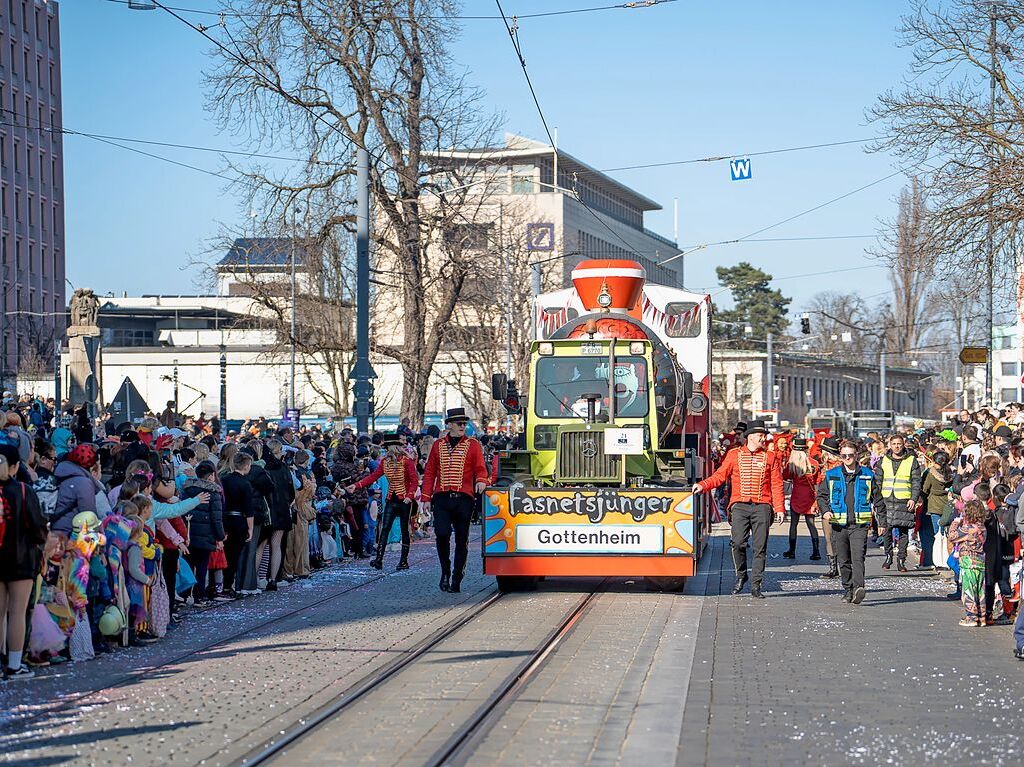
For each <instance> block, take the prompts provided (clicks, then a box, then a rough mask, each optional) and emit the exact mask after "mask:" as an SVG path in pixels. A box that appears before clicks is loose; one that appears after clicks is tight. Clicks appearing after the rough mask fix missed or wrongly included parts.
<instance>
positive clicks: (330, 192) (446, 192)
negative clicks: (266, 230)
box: [210, 0, 495, 423]
mask: <svg viewBox="0 0 1024 767" xmlns="http://www.w3.org/2000/svg"><path fill="white" fill-rule="evenodd" d="M228 6H229V8H228V10H230V11H231V13H229V14H226V15H225V16H224V17H222V18H223V19H224V24H223V35H224V38H225V42H224V45H223V47H222V48H218V49H217V50H215V51H214V56H215V57H216V59H217V61H218V66H217V69H216V71H215V72H213V73H212V74H211V76H210V85H211V102H212V105H213V107H214V108H215V109H216V110H217V111H218V112H219V114H220V116H221V120H222V123H223V126H224V127H225V128H228V129H234V130H236V131H240V132H244V131H248V135H249V136H250V137H252V138H253V144H255V145H262V146H266V147H273V148H278V147H280V146H287V147H288V148H289V149H290V150H293V151H302V152H304V156H305V159H306V163H305V165H304V166H303V167H302V168H300V169H298V170H293V171H291V173H288V172H281V173H274V172H271V171H269V170H267V169H266V168H262V167H261V168H250V169H244V172H245V174H246V177H247V179H248V181H249V183H250V185H251V190H252V192H251V195H252V198H253V199H255V200H258V201H260V202H262V203H263V209H264V210H265V212H266V215H267V218H268V219H273V218H280V219H286V218H287V210H288V208H289V207H291V206H293V205H294V204H296V201H297V200H306V201H310V200H312V201H313V202H312V203H310V207H312V208H318V209H320V210H322V211H323V212H324V215H323V216H322V217H321V220H320V221H319V230H320V231H319V233H318V234H317V235H316V236H317V238H322V237H323V236H324V235H327V234H333V233H335V232H337V231H339V230H340V231H347V232H351V230H352V226H353V217H352V205H351V199H352V197H353V195H352V193H351V176H352V173H353V165H352V157H353V148H354V147H365V148H366V149H367V150H368V151H369V153H370V157H371V169H370V187H371V192H372V196H373V200H374V205H375V208H376V210H375V215H374V220H375V223H376V226H375V229H374V243H375V245H376V249H375V250H376V256H377V259H376V263H375V268H376V270H377V272H378V275H379V276H380V277H381V278H382V279H383V280H384V281H386V282H388V283H389V285H390V286H391V287H392V288H394V289H395V291H396V293H397V295H396V296H395V297H394V301H395V304H397V305H396V306H394V307H393V310H392V315H393V316H396V317H397V318H398V319H399V321H400V324H401V333H400V334H399V335H398V336H397V338H398V339H399V340H398V341H396V342H377V343H375V344H374V349H375V350H376V351H378V352H380V353H383V354H386V355H388V356H390V357H392V358H394V359H396V360H398V361H399V362H400V363H401V365H402V371H403V387H402V414H403V415H405V416H409V417H411V418H412V420H413V421H415V422H417V423H419V422H421V421H422V417H423V411H424V408H425V400H426V390H427V382H428V380H429V378H430V372H431V370H432V368H433V365H434V362H435V361H436V359H437V355H438V352H439V350H440V348H441V345H442V341H443V338H444V335H445V332H446V329H447V327H448V325H449V324H450V322H451V318H452V313H453V312H454V310H455V307H456V305H457V302H458V299H459V295H460V292H461V290H462V286H463V283H464V282H465V279H466V274H467V271H468V268H467V264H466V262H465V261H464V260H463V259H462V258H461V257H460V253H461V252H460V249H459V248H452V247H449V245H448V243H446V241H445V239H444V237H443V235H440V234H439V233H443V232H445V231H446V230H448V229H450V228H451V227H452V226H454V225H455V224H456V223H466V222H473V221H475V220H476V218H475V217H476V216H478V215H479V214H480V212H481V207H480V206H479V204H478V202H472V203H469V204H467V197H468V195H470V194H471V190H470V189H469V183H468V182H474V181H476V180H477V179H476V178H474V176H475V169H474V168H473V167H471V166H467V165H466V164H446V165H444V166H443V167H439V165H438V164H437V163H436V162H434V160H435V159H436V158H437V157H439V156H440V155H441V154H442V153H444V152H446V151H448V150H449V149H450V148H451V147H460V146H481V145H488V143H489V140H490V139H491V137H492V136H493V132H494V129H495V121H494V120H493V119H492V118H488V117H486V116H483V117H482V116H481V111H480V108H479V99H480V94H479V92H478V91H476V90H475V89H473V88H471V87H469V86H468V84H467V82H466V79H465V77H464V75H462V74H461V73H458V72H456V71H455V69H454V67H453V65H452V63H451V61H450V58H449V55H448V52H447V48H448V46H449V44H450V43H451V41H452V40H453V38H454V36H455V34H456V32H457V27H456V26H455V22H454V21H453V19H452V17H453V16H455V15H457V11H458V5H457V3H455V2H454V1H453V0H232V1H231V2H229V3H228ZM475 197H477V198H479V195H475ZM332 199H333V200H335V201H338V202H344V203H345V204H342V205H338V206H337V207H336V208H335V209H334V210H333V211H330V210H326V209H325V208H324V206H323V204H322V203H323V201H324V200H332ZM317 203H320V204H319V205H318V204H317Z"/></svg>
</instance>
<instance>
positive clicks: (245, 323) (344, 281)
mask: <svg viewBox="0 0 1024 767" xmlns="http://www.w3.org/2000/svg"><path fill="white" fill-rule="evenodd" d="M229 242H230V247H231V253H232V255H233V263H231V264H230V265H229V266H228V265H226V266H225V267H224V268H229V269H230V270H231V278H232V281H233V282H232V286H231V290H232V291H233V292H235V293H236V294H239V295H243V296H245V297H246V298H248V299H249V300H250V301H252V304H253V306H252V313H251V314H250V316H249V317H247V318H245V319H236V320H234V323H235V325H236V326H241V327H249V328H254V329H263V330H270V331H273V334H274V339H273V342H272V343H270V344H268V345H267V349H266V351H265V352H263V354H262V356H263V357H264V358H265V359H267V360H273V361H274V362H277V363H281V362H283V361H284V360H286V359H287V358H288V357H289V356H290V352H291V349H292V344H293V341H294V346H295V351H296V362H297V365H296V367H297V368H298V372H299V373H300V375H301V377H302V378H301V379H300V383H301V381H305V383H306V385H308V386H309V388H310V389H312V390H313V392H314V393H315V395H316V397H317V398H318V400H319V401H320V403H321V404H322V405H323V406H324V407H325V408H326V409H327V410H329V411H331V412H332V413H336V414H339V415H347V414H348V413H349V400H350V397H349V370H350V368H351V366H352V357H353V350H354V348H355V344H354V340H353V337H352V328H353V308H352V287H351V286H352V283H353V279H352V274H351V266H352V265H351V259H350V258H349V253H350V248H349V247H348V238H347V237H341V238H339V237H337V236H335V235H334V234H333V233H324V232H323V231H322V230H321V235H320V237H319V238H317V239H307V238H303V237H301V236H295V237H286V238H264V237H257V238H236V239H234V240H231V238H230V237H227V238H225V241H224V243H223V244H224V245H225V246H227V245H228V243H229ZM282 254H287V255H288V256H291V255H294V257H295V262H296V264H295V268H296V272H297V276H296V286H297V289H296V291H295V333H294V336H293V335H292V321H291V320H292V316H291V315H292V312H291V308H292V301H291V295H292V289H291V263H290V259H289V258H284V259H282V258H281V257H280V256H281V255H282ZM270 255H273V256H275V257H276V260H275V262H274V263H273V264H272V265H268V256H270ZM315 404H316V403H304V405H305V406H306V407H307V408H308V407H310V406H315Z"/></svg>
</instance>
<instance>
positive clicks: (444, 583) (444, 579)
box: [437, 573, 452, 591]
mask: <svg viewBox="0 0 1024 767" xmlns="http://www.w3.org/2000/svg"><path fill="white" fill-rule="evenodd" d="M451 579H452V578H451V576H450V575H449V574H448V573H441V582H440V583H439V584H438V586H437V587H438V588H439V589H441V591H451V588H452V585H451Z"/></svg>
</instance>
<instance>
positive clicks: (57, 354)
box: [53, 338, 61, 422]
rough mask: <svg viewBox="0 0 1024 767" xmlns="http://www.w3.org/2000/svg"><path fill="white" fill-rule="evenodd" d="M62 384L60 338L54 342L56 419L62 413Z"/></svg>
mask: <svg viewBox="0 0 1024 767" xmlns="http://www.w3.org/2000/svg"><path fill="white" fill-rule="evenodd" d="M60 385H61V380H60V339H59V338H58V339H57V340H56V341H54V342H53V403H54V405H53V409H54V413H53V415H54V418H55V419H56V417H57V416H58V415H60V394H61V392H60V388H61V386H60ZM55 422H56V421H55Z"/></svg>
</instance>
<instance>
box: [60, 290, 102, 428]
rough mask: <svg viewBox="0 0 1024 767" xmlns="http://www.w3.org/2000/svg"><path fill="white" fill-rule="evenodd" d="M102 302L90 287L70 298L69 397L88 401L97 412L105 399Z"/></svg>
mask: <svg viewBox="0 0 1024 767" xmlns="http://www.w3.org/2000/svg"><path fill="white" fill-rule="evenodd" d="M99 313H100V302H99V299H98V298H96V294H95V293H93V291H92V290H91V289H90V288H76V289H75V294H74V295H73V296H72V297H71V325H70V327H68V330H67V336H68V399H69V400H71V402H72V404H74V405H80V404H81V403H83V402H85V403H87V404H88V405H89V406H90V412H91V413H93V414H95V413H96V411H97V409H98V403H99V402H100V400H101V398H102V386H101V383H100V382H101V381H102V380H103V379H102V377H101V367H102V362H101V356H100V328H99Z"/></svg>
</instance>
